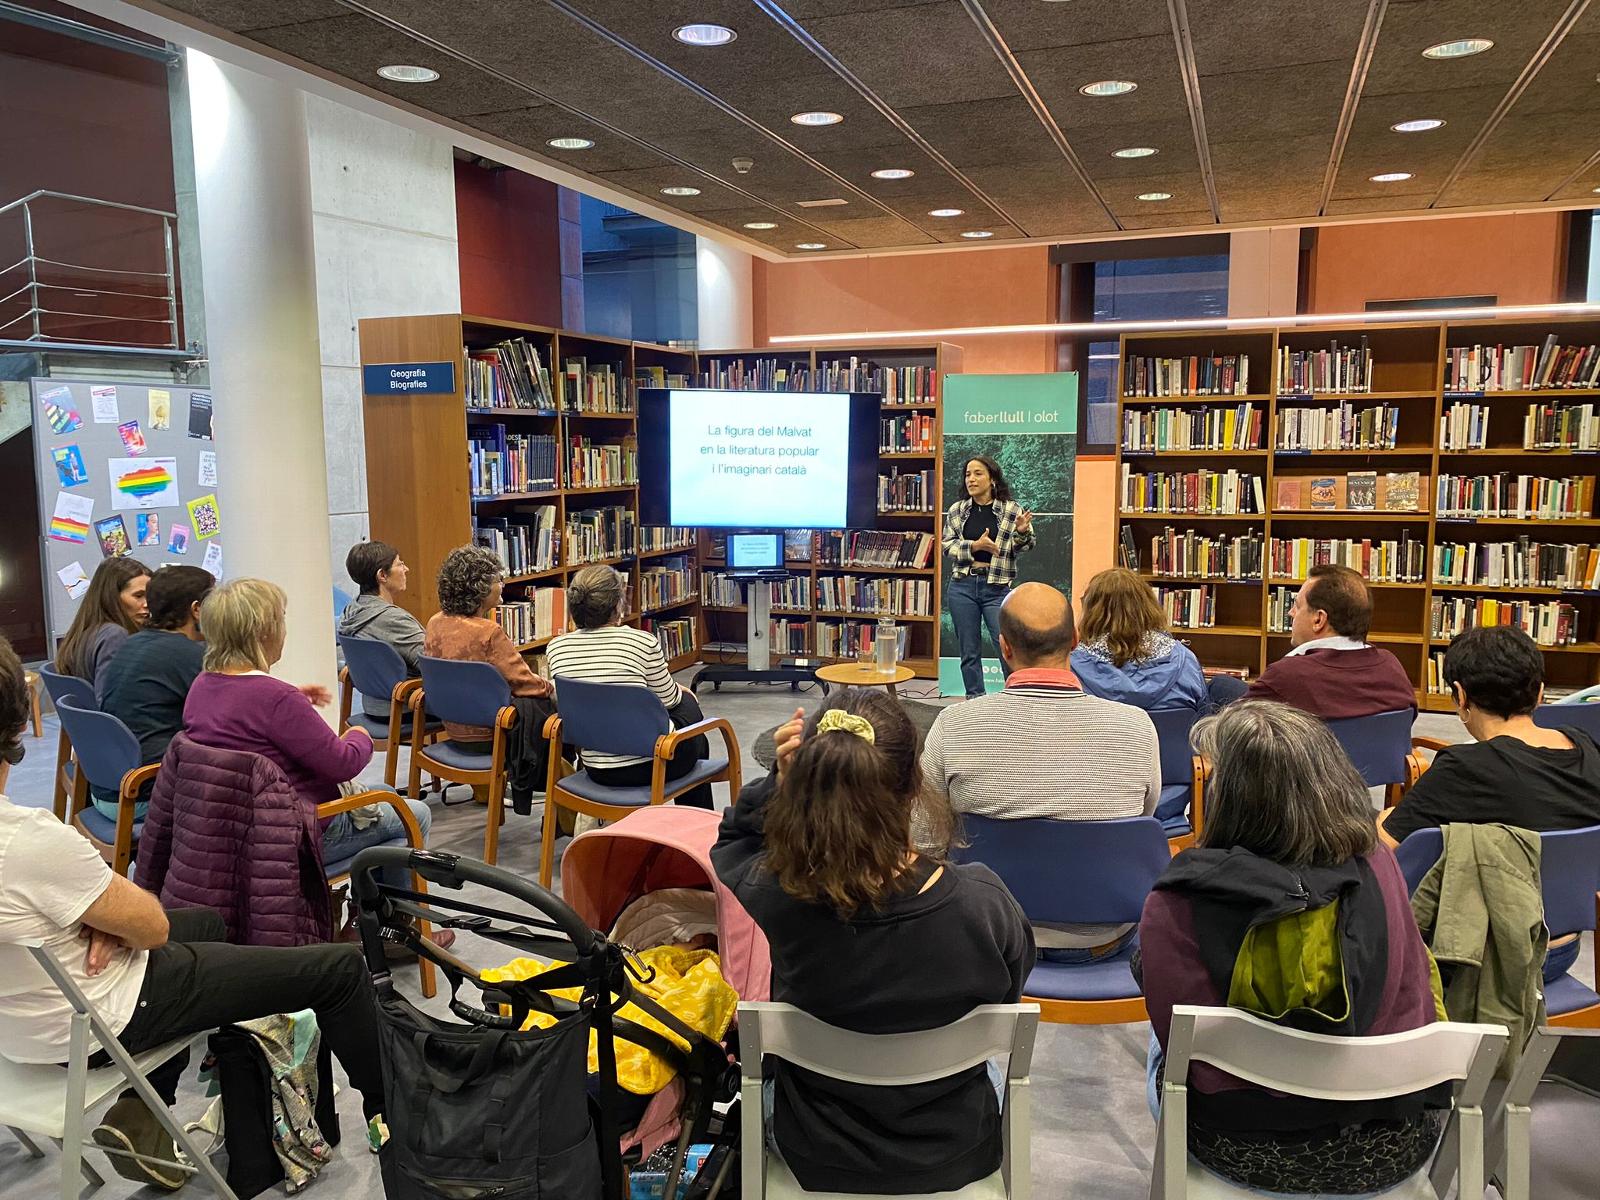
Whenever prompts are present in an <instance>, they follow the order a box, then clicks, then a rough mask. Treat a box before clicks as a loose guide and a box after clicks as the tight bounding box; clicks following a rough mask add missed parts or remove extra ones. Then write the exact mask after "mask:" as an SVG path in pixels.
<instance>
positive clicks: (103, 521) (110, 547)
mask: <svg viewBox="0 0 1600 1200" xmlns="http://www.w3.org/2000/svg"><path fill="white" fill-rule="evenodd" d="M94 533H95V536H96V537H97V538H99V539H100V553H101V554H103V555H105V556H106V557H107V558H116V557H118V556H119V555H123V554H127V553H129V552H130V551H131V550H132V549H133V547H132V546H131V545H129V544H128V527H127V526H126V525H124V524H123V522H122V517H121V515H120V514H113V515H112V516H109V517H101V518H100V519H99V520H98V521H96V522H95V523H94Z"/></svg>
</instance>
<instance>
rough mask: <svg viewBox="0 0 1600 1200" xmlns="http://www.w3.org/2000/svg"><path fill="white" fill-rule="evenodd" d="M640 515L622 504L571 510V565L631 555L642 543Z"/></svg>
mask: <svg viewBox="0 0 1600 1200" xmlns="http://www.w3.org/2000/svg"><path fill="white" fill-rule="evenodd" d="M636 521H637V518H635V516H634V514H633V510H632V509H630V508H624V507H622V506H621V505H618V504H611V505H606V506H605V507H602V508H582V509H579V510H578V511H576V512H569V513H568V514H567V565H568V566H574V567H576V566H581V565H582V564H584V563H591V562H597V561H599V560H601V559H608V558H628V557H631V556H632V555H633V553H634V547H635V546H636V545H637V544H638V543H637V541H636V540H635V526H636Z"/></svg>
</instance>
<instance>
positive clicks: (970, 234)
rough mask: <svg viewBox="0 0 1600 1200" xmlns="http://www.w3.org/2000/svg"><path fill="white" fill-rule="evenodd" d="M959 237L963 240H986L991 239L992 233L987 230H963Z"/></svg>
mask: <svg viewBox="0 0 1600 1200" xmlns="http://www.w3.org/2000/svg"><path fill="white" fill-rule="evenodd" d="M961 236H962V237H964V238H986V237H993V236H994V233H993V231H991V230H988V229H968V230H965V231H964V232H963V233H962V234H961Z"/></svg>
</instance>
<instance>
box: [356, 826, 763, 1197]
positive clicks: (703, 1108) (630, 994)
mask: <svg viewBox="0 0 1600 1200" xmlns="http://www.w3.org/2000/svg"><path fill="white" fill-rule="evenodd" d="M384 867H391V868H403V869H405V870H406V871H416V872H417V873H418V874H420V875H421V876H422V877H423V878H424V879H425V880H427V882H428V884H429V885H430V888H431V890H430V891H428V892H427V893H421V892H416V891H413V890H411V889H409V888H394V887H390V886H388V885H386V884H382V883H380V882H379V881H378V879H377V874H376V872H377V871H378V870H379V869H381V868H384ZM468 883H472V884H476V885H478V886H480V887H484V888H487V889H490V890H492V891H495V892H498V893H500V894H502V895H504V896H507V897H510V898H512V899H514V900H516V901H519V902H521V904H522V905H524V906H526V908H527V909H529V910H531V911H527V912H507V911H502V910H500V909H497V908H492V907H489V906H488V905H486V904H478V903H473V902H472V901H469V900H466V899H464V898H462V897H461V896H459V895H455V894H451V893H459V892H460V891H461V889H462V887H463V885H465V884H468ZM441 889H442V890H441ZM351 895H352V898H353V901H354V903H355V908H356V923H357V928H358V929H359V931H360V935H361V947H362V952H363V955H364V956H365V958H366V963H367V968H368V970H369V971H370V972H371V974H372V979H373V985H374V987H375V989H376V990H377V997H378V1010H379V1011H378V1019H379V1023H380V1025H384V1024H386V1023H387V1024H389V1025H391V1026H394V1027H403V1029H409V1028H414V1027H415V1026H417V1025H419V1024H421V1025H424V1026H426V1027H427V1028H429V1029H431V1030H433V1031H434V1032H435V1033H440V1034H446V1035H448V1036H450V1037H451V1038H452V1039H454V1040H459V1039H460V1037H461V1036H462V1035H463V1034H466V1035H469V1036H471V1037H472V1040H473V1042H474V1043H475V1048H474V1051H473V1054H472V1056H471V1062H470V1064H468V1067H467V1073H468V1075H469V1076H470V1077H471V1078H473V1079H479V1080H481V1079H486V1078H488V1077H489V1076H490V1075H491V1074H492V1073H493V1072H494V1070H495V1068H496V1066H497V1065H499V1064H500V1062H501V1059H502V1052H503V1050H504V1048H505V1045H506V1039H507V1038H508V1037H509V1038H519V1037H520V1038H538V1037H543V1036H548V1033H551V1032H555V1031H540V1030H532V1031H528V1032H525V1033H519V1032H518V1031H520V1030H522V1026H523V1024H524V1022H525V1021H526V1019H527V1017H528V1015H529V1014H530V1013H532V1012H542V1013H548V1014H550V1015H552V1016H554V1017H556V1018H557V1020H558V1028H560V1029H563V1030H568V1031H570V1027H571V1024H573V1023H576V1024H580V1025H582V1026H584V1027H585V1028H586V1029H588V1028H592V1029H593V1030H594V1032H595V1035H596V1036H595V1044H596V1051H597V1058H598V1064H599V1080H598V1092H599V1095H598V1103H597V1105H596V1106H595V1107H596V1110H597V1111H596V1112H594V1113H593V1114H592V1124H593V1128H594V1130H595V1133H596V1137H597V1139H598V1155H599V1174H600V1189H601V1190H600V1193H599V1195H600V1197H601V1198H603V1200H626V1197H627V1180H626V1177H625V1174H624V1171H623V1158H622V1154H621V1150H620V1146H619V1132H620V1131H619V1129H618V1119H617V1106H618V1101H619V1092H620V1087H619V1084H618V1082H617V1060H616V1046H615V1044H614V1042H613V1041H612V1039H613V1037H622V1038H625V1039H627V1040H628V1041H630V1042H633V1043H635V1044H636V1045H640V1046H642V1047H644V1048H645V1049H647V1050H649V1051H651V1052H652V1053H654V1054H657V1055H659V1056H661V1057H662V1058H663V1059H665V1060H666V1061H667V1062H668V1063H670V1064H671V1065H672V1066H673V1067H674V1068H675V1069H676V1071H677V1072H678V1075H679V1077H680V1078H681V1079H682V1080H683V1083H684V1094H685V1101H684V1105H683V1109H682V1114H681V1132H680V1136H679V1139H678V1145H677V1153H676V1154H675V1155H674V1159H673V1164H672V1167H671V1170H670V1172H669V1177H668V1179H667V1188H666V1193H665V1194H666V1196H667V1197H669V1198H670V1197H674V1196H675V1195H676V1194H677V1187H678V1182H679V1179H680V1176H681V1172H682V1169H683V1164H684V1159H685V1154H686V1152H687V1150H688V1148H689V1146H690V1144H691V1143H692V1142H693V1141H694V1140H695V1139H696V1138H698V1137H701V1136H703V1135H704V1134H705V1132H706V1130H707V1128H708V1126H709V1124H710V1122H711V1119H712V1117H713V1115H714V1114H713V1110H712V1100H713V1099H714V1098H715V1096H716V1095H717V1092H718V1089H719V1088H725V1087H726V1085H727V1081H728V1080H729V1079H730V1078H731V1077H732V1076H731V1075H730V1070H729V1063H728V1058H727V1054H726V1052H725V1051H724V1050H723V1048H722V1047H721V1046H720V1045H718V1044H717V1043H716V1042H715V1041H713V1040H712V1039H710V1038H708V1037H705V1036H704V1035H702V1034H700V1033H699V1032H697V1031H696V1030H694V1029H692V1028H690V1027H689V1026H688V1025H686V1024H684V1023H683V1022H682V1021H680V1020H679V1019H678V1018H677V1017H676V1016H675V1015H674V1014H672V1013H671V1012H669V1011H667V1010H666V1009H665V1008H662V1007H661V1006H660V1005H659V1004H657V1003H656V1002H655V1001H654V1000H653V999H651V998H650V997H649V996H646V995H644V994H643V993H642V992H641V991H639V990H638V989H637V988H635V987H634V981H635V980H638V981H640V982H649V980H650V979H651V978H652V977H653V976H652V974H651V973H648V972H647V969H646V968H644V967H643V965H642V964H641V963H640V962H639V960H638V959H637V958H636V957H635V956H634V954H633V952H632V951H631V950H629V949H628V948H627V947H626V946H623V945H620V944H618V943H616V942H612V941H610V940H609V939H608V938H607V937H606V936H605V935H604V934H602V933H598V932H596V931H595V930H593V929H590V928H589V927H588V926H587V925H586V924H584V922H583V921H582V920H581V919H580V918H579V917H578V915H577V913H575V912H574V911H573V910H572V908H571V907H570V906H568V905H567V904H566V903H565V902H564V901H563V900H561V899H560V898H559V897H557V896H556V895H554V894H553V893H551V892H549V891H547V890H546V889H544V888H542V887H540V886H539V885H538V884H536V883H534V882H533V881H532V880H529V879H524V878H522V877H521V876H518V875H514V874H512V873H511V872H509V871H505V870H502V869H500V868H498V867H491V866H489V865H488V864H486V863H483V862H481V861H479V860H477V859H472V858H463V857H461V856H458V855H454V854H445V853H440V852H437V851H431V850H411V849H409V848H403V847H388V846H381V847H375V848H373V849H369V850H363V851H361V853H360V854H358V855H357V856H356V859H355V861H354V863H353V864H352V870H351ZM418 918H421V919H424V920H427V921H428V922H430V923H431V924H432V925H433V927H434V928H436V929H455V930H460V931H464V932H467V933H471V934H474V935H476V936H477V937H480V938H484V939H487V940H489V941H493V942H498V943H500V944H502V945H506V946H510V947H512V948H514V949H516V950H519V951H522V952H524V953H528V954H532V955H536V956H538V957H540V958H544V959H547V960H551V961H555V962H560V963H562V964H564V965H560V966H556V967H553V968H552V969H551V970H549V971H546V972H544V973H542V974H540V975H538V976H536V977H534V978H532V979H527V980H518V981H508V982H491V981H489V980H485V979H483V978H482V976H481V975H479V973H478V971H477V969H476V968H474V967H472V966H471V965H469V964H468V963H466V962H464V961H462V960H461V959H460V958H458V957H456V956H455V955H453V954H451V953H450V952H448V951H445V950H441V949H440V948H439V947H438V946H436V945H435V944H434V943H433V942H431V941H428V940H425V939H423V938H422V937H421V936H420V935H419V934H418V932H417V923H416V922H417V919H418ZM386 942H387V943H390V944H395V945H401V946H404V947H406V948H407V949H409V950H410V951H411V952H413V953H415V954H418V955H425V956H426V957H427V958H428V959H429V960H430V961H432V962H433V963H434V965H435V966H437V967H438V968H439V970H440V971H442V972H443V973H444V975H445V978H446V979H447V980H448V981H449V984H450V1002H449V1007H450V1011H451V1012H452V1013H453V1014H454V1015H455V1016H457V1017H458V1018H460V1019H461V1021H463V1022H464V1024H463V1025H461V1026H448V1025H447V1024H445V1023H443V1022H440V1021H439V1020H438V1019H437V1018H434V1017H432V1016H430V1015H428V1014H425V1013H422V1012H421V1011H420V1010H418V1009H416V1008H415V1006H413V1005H412V1004H411V1002H410V1001H409V1000H407V999H406V998H405V997H404V996H402V995H401V994H400V992H399V991H398V990H397V989H396V988H395V986H394V982H393V980H392V978H391V977H390V969H389V964H388V962H387V961H386V959H385V956H384V944H385V943H386ZM463 984H470V985H472V986H473V987H475V988H476V989H477V991H478V993H479V996H480V997H481V1000H480V1003H478V1004H472V1003H469V1002H468V1001H467V1000H465V999H463V998H462V996H461V988H462V985H463ZM572 987H580V988H581V989H582V992H581V998H580V999H579V1000H578V1001H576V1002H574V1001H572V1000H568V999H566V998H565V997H560V996H556V995H554V994H553V993H554V992H555V991H556V990H557V989H568V988H572ZM627 1004H633V1005H635V1006H636V1007H637V1008H639V1009H640V1010H641V1011H643V1012H645V1013H647V1014H649V1015H650V1016H651V1017H652V1018H654V1019H655V1020H657V1021H659V1022H660V1023H661V1024H662V1025H663V1026H665V1027H666V1028H667V1029H669V1030H671V1031H672V1032H673V1033H674V1034H675V1035H676V1036H678V1037H680V1038H682V1039H683V1040H684V1041H685V1042H686V1043H687V1044H688V1046H689V1050H688V1051H687V1052H686V1051H685V1050H684V1049H683V1047H682V1046H680V1045H678V1044H677V1043H676V1042H674V1041H673V1040H672V1039H670V1038H667V1037H664V1036H663V1035H661V1034H660V1033H658V1032H657V1031H655V1030H653V1029H649V1028H647V1027H645V1026H642V1025H639V1024H637V1023H636V1022H633V1021H629V1020H625V1019H623V1018H621V1017H619V1016H618V1015H617V1014H618V1012H619V1011H620V1010H621V1009H622V1008H623V1007H624V1006H625V1005H627ZM505 1010H509V1015H507V1012H506V1011H505ZM405 1036H407V1037H411V1038H415V1039H417V1041H416V1043H415V1044H416V1051H417V1056H420V1067H419V1068H418V1069H419V1070H420V1073H421V1074H423V1075H424V1076H426V1077H428V1078H429V1079H431V1080H432V1082H433V1084H434V1085H436V1087H437V1092H436V1093H435V1094H433V1095H432V1097H431V1099H429V1100H428V1101H427V1104H428V1106H429V1107H430V1108H431V1107H432V1106H435V1105H449V1104H451V1103H453V1102H458V1099H459V1102H460V1103H462V1104H466V1103H474V1102H477V1100H476V1099H475V1098H474V1097H476V1093H475V1092H474V1093H472V1095H471V1096H463V1095H462V1094H461V1092H458V1091H457V1087H459V1086H460V1085H459V1083H458V1082H457V1081H455V1080H451V1079H448V1078H443V1077H441V1076H440V1073H439V1072H436V1071H434V1070H433V1068H432V1067H431V1066H429V1064H428V1060H427V1051H426V1045H425V1042H426V1039H427V1037H428V1036H431V1035H430V1034H427V1033H414V1034H406V1035H405ZM586 1041H587V1039H586V1038H585V1044H586ZM380 1042H381V1044H382V1046H383V1049H384V1051H385V1053H384V1072H385V1076H386V1086H385V1092H386V1096H387V1097H388V1098H389V1101H390V1105H391V1106H393V1105H394V1103H395V1097H396V1096H397V1094H398V1093H397V1086H396V1085H397V1083H399V1082H401V1081H398V1080H396V1078H395V1074H396V1073H397V1072H400V1071H404V1070H409V1069H411V1068H413V1067H417V1066H418V1062H417V1061H415V1060H414V1059H413V1057H412V1056H410V1055H409V1054H408V1061H406V1062H404V1063H399V1062H396V1061H394V1060H395V1058H396V1057H397V1055H395V1054H392V1053H391V1052H390V1048H391V1045H393V1044H395V1043H394V1042H393V1040H392V1039H391V1038H387V1037H385V1038H380ZM452 1084H455V1086H452ZM425 1086H426V1084H419V1085H418V1088H419V1091H418V1094H420V1091H421V1089H422V1088H423V1087H425ZM489 1099H490V1100H491V1101H493V1102H494V1103H495V1104H496V1105H497V1106H501V1105H506V1104H515V1103H516V1102H517V1097H515V1096H500V1095H492V1096H491V1097H489ZM412 1115H421V1114H420V1112H418V1113H414V1114H412ZM494 1116H495V1114H494V1113H492V1112H484V1113H481V1114H479V1119H480V1120H482V1121H490V1120H491V1118H493V1117H494ZM392 1117H393V1114H391V1119H392ZM404 1153H405V1149H404V1148H397V1149H396V1150H394V1151H393V1152H391V1151H390V1148H389V1147H388V1146H386V1147H385V1148H384V1151H382V1152H380V1160H381V1161H383V1165H384V1167H385V1170H384V1181H385V1187H386V1190H393V1188H392V1186H391V1182H390V1181H391V1175H392V1173H393V1172H394V1171H404V1170H405V1168H404V1167H403V1166H401V1165H400V1164H398V1163H396V1162H392V1161H390V1160H386V1159H385V1158H384V1155H385V1154H389V1155H390V1159H394V1158H396V1157H397V1156H399V1155H401V1154H404ZM408 1174H409V1173H408ZM414 1183H415V1176H414V1175H412V1176H411V1183H408V1184H407V1185H406V1186H407V1188H410V1187H411V1184H414ZM474 1189H475V1190H474ZM536 1191H537V1189H536ZM411 1194H414V1195H428V1196H440V1197H449V1198H451V1200H478V1198H485V1200H487V1198H488V1197H494V1196H504V1197H505V1200H515V1197H516V1196H517V1195H518V1194H520V1193H519V1192H518V1191H517V1190H516V1188H515V1187H507V1186H501V1185H495V1184H493V1182H492V1180H488V1179H485V1180H476V1181H473V1186H468V1185H461V1186H451V1187H443V1186H440V1187H437V1188H430V1187H429V1185H427V1184H423V1185H422V1190H420V1191H415V1190H412V1192H411ZM539 1194H548V1193H539ZM562 1200H569V1198H568V1197H566V1196H563V1197H562ZM570 1200H588V1198H587V1197H581V1196H572V1197H570Z"/></svg>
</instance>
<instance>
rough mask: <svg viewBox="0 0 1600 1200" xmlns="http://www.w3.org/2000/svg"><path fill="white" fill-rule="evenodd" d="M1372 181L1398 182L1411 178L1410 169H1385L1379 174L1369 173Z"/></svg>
mask: <svg viewBox="0 0 1600 1200" xmlns="http://www.w3.org/2000/svg"><path fill="white" fill-rule="evenodd" d="M1368 178H1369V179H1371V180H1372V182H1373V183H1400V182H1401V181H1403V180H1406V179H1410V178H1411V172H1410V171H1385V172H1384V173H1383V174H1381V175H1369V176H1368Z"/></svg>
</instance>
